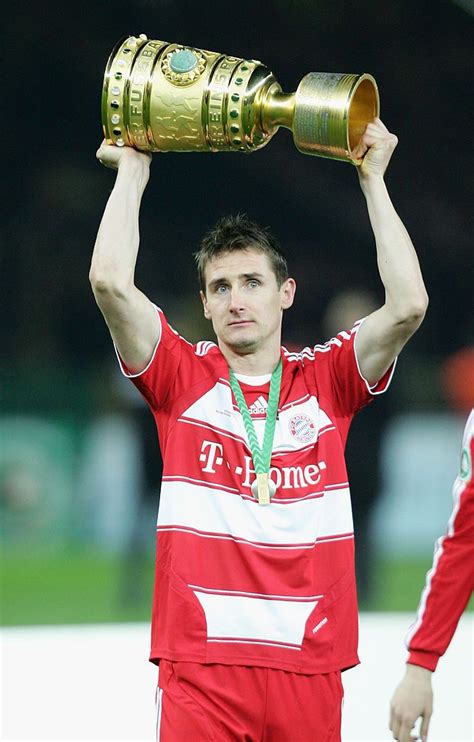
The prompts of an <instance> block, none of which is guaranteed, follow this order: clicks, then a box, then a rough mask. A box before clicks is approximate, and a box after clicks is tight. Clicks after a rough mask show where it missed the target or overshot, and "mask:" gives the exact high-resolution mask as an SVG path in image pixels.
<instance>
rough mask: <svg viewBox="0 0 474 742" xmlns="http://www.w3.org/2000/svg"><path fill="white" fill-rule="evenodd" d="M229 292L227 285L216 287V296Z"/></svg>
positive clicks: (222, 284)
mask: <svg viewBox="0 0 474 742" xmlns="http://www.w3.org/2000/svg"><path fill="white" fill-rule="evenodd" d="M226 291H227V286H226V285H225V283H220V284H219V285H218V286H216V294H225V292H226Z"/></svg>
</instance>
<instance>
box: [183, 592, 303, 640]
mask: <svg viewBox="0 0 474 742" xmlns="http://www.w3.org/2000/svg"><path fill="white" fill-rule="evenodd" d="M191 589H192V590H193V593H194V595H195V596H196V598H197V599H198V600H199V602H200V604H201V606H202V609H203V610H204V613H205V615H206V625H207V636H208V638H210V639H221V640H226V639H240V640H241V641H245V639H250V640H254V641H255V640H257V641H258V640H260V641H267V642H280V643H284V644H293V645H295V646H301V644H302V642H303V636H304V630H305V625H306V621H307V620H308V618H309V615H310V613H311V612H312V611H313V609H314V608H315V606H316V605H317V604H318V600H306V599H304V598H303V599H301V601H299V600H278V599H275V598H272V599H268V598H267V596H264V597H261V598H255V597H245V596H243V595H239V594H225V595H223V594H218V593H209V592H203V591H201V590H199V589H196V588H191Z"/></svg>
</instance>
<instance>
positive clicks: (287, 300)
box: [280, 278, 296, 309]
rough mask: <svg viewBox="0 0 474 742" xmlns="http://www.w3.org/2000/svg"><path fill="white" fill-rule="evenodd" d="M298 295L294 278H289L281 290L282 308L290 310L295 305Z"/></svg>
mask: <svg viewBox="0 0 474 742" xmlns="http://www.w3.org/2000/svg"><path fill="white" fill-rule="evenodd" d="M295 293H296V281H295V279H294V278H287V279H286V281H283V283H282V285H281V288H280V296H281V308H282V309H289V308H290V307H291V305H292V304H293V301H294V298H295Z"/></svg>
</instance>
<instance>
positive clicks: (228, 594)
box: [123, 312, 393, 674]
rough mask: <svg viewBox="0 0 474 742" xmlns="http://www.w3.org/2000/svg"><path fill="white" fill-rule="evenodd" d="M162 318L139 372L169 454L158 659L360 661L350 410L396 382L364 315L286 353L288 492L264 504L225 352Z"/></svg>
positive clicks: (277, 465)
mask: <svg viewBox="0 0 474 742" xmlns="http://www.w3.org/2000/svg"><path fill="white" fill-rule="evenodd" d="M160 319H161V325H162V335H161V340H160V342H159V344H158V347H157V349H156V352H155V354H154V356H153V358H152V360H151V361H150V363H149V365H148V366H147V368H146V369H145V370H144V371H143V372H142V373H140V374H138V375H135V376H133V377H132V378H133V381H134V383H135V384H136V386H137V387H138V389H139V390H140V391H141V392H142V394H143V395H144V397H145V398H146V399H147V401H148V403H149V405H150V407H151V410H152V411H153V414H154V416H155V419H156V423H157V428H158V434H159V440H160V446H161V452H162V456H163V481H162V487H161V496H160V506H159V514H158V525H157V556H156V581H155V594H154V602H153V619H152V646H151V657H150V659H151V660H152V661H154V662H158V661H159V660H160V658H164V659H167V660H171V661H188V662H199V663H224V664H236V665H251V666H263V667H273V668H277V669H282V670H289V671H293V672H299V673H305V674H312V673H326V672H330V671H333V670H339V669H341V668H347V667H350V666H352V665H355V664H357V662H358V657H357V634H358V622H357V598H356V588H355V576H354V537H353V526H352V513H351V503H350V494H349V485H348V482H347V473H346V467H345V462H344V446H345V442H346V438H347V433H348V429H349V425H350V422H351V418H352V416H353V415H354V413H355V412H356V411H357V410H358V409H360V408H361V407H362V406H363V405H365V404H367V402H368V401H369V400H370V399H371V397H372V396H373V395H374V394H379V393H381V392H382V391H384V390H385V388H386V387H387V386H388V383H389V381H390V377H391V374H392V371H393V368H392V369H390V370H389V371H388V372H387V373H386V374H385V376H384V378H383V379H382V380H381V381H380V382H379V383H378V384H377V385H376V386H375V387H374V388H373V389H370V388H369V386H368V384H367V382H366V381H365V380H364V379H363V378H362V376H361V374H360V372H359V370H358V365H357V360H356V356H355V352H354V339H355V336H356V333H357V326H358V325H359V324H360V323H358V324H357V325H356V326H355V327H354V329H353V330H352V332H341V333H340V334H339V335H338V336H337V337H335V338H333V339H332V340H330V341H329V342H328V343H327V344H325V345H316V346H315V347H314V348H311V349H310V348H305V349H304V350H303V351H301V352H300V353H290V352H288V351H287V350H286V349H284V348H282V351H281V352H282V361H283V371H282V382H281V392H280V401H279V410H278V418H277V422H276V428H275V436H274V442H273V453H272V459H271V472H270V473H271V478H272V479H273V481H274V482H275V484H276V486H277V489H276V494H275V496H274V497H273V499H272V502H271V504H270V505H267V506H262V505H259V504H258V502H256V500H255V499H254V497H253V496H252V493H251V489H250V487H251V484H252V481H253V479H254V478H255V472H254V470H253V464H252V456H251V452H250V448H249V444H248V440H247V435H246V431H245V427H244V423H243V420H242V417H241V414H240V412H239V410H238V407H237V404H236V400H235V398H234V396H233V393H232V390H231V387H230V382H229V369H228V366H227V362H226V360H225V358H224V356H223V355H222V353H221V351H220V350H219V348H218V347H217V345H215V344H214V343H212V342H199V343H197V344H196V345H191V344H190V343H188V342H187V341H186V340H184V339H183V338H181V337H180V336H179V335H178V334H177V333H176V332H175V331H174V330H173V329H172V328H170V326H169V325H168V323H167V322H166V319H165V318H164V316H163V315H162V313H161V312H160ZM123 370H124V373H127V372H126V369H123ZM128 375H130V374H128ZM253 381H256V382H257V383H256V384H255V383H254V384H247V383H244V382H242V381H241V386H242V390H243V392H244V395H245V398H246V401H247V405H248V407H249V409H250V411H251V415H252V417H253V419H254V422H255V427H256V432H257V435H258V436H259V437H260V440H261V439H262V437H263V427H264V424H265V413H266V406H267V400H268V393H269V386H270V385H269V381H268V379H266V378H264V379H260V380H259V379H254V380H253ZM369 476H370V473H369Z"/></svg>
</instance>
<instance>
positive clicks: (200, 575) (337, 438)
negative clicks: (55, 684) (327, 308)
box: [90, 119, 427, 742]
mask: <svg viewBox="0 0 474 742" xmlns="http://www.w3.org/2000/svg"><path fill="white" fill-rule="evenodd" d="M396 144H397V139H396V137H395V136H394V135H393V134H390V133H389V132H388V130H387V129H386V127H385V126H384V124H383V123H382V122H381V121H380V120H379V119H376V120H374V121H373V122H372V123H370V124H369V125H368V126H367V129H366V131H365V133H364V135H363V137H362V139H361V141H360V143H359V145H358V147H357V150H356V153H355V154H356V156H358V157H364V159H363V163H362V165H361V166H360V167H359V169H358V173H359V178H360V184H361V188H362V191H363V193H364V195H365V198H366V200H367V205H368V211H369V217H370V221H371V224H372V228H373V231H374V235H375V240H376V245H377V260H378V265H379V271H380V276H381V279H382V282H383V284H384V286H385V295H386V298H385V303H384V305H383V306H382V307H380V308H379V309H377V310H376V311H374V312H373V313H372V314H370V316H368V317H367V318H365V320H364V321H362V322H358V323H356V325H355V327H354V328H353V329H352V331H350V330H349V332H345V331H344V332H341V333H340V334H339V335H338V336H337V337H336V338H333V339H332V340H331V341H330V342H329V343H327V344H326V345H316V346H315V347H314V348H305V349H304V350H303V351H302V352H301V353H289V352H288V351H286V350H285V349H284V348H282V347H281V327H282V315H283V311H284V310H286V309H288V308H289V307H290V306H291V305H292V303H293V300H294V296H295V288H296V286H295V281H294V280H293V279H292V278H290V277H289V276H288V271H287V265H286V261H285V259H284V257H283V255H282V253H281V251H280V249H279V247H278V244H277V243H276V241H275V240H274V238H273V237H272V236H271V235H270V233H269V232H268V230H261V229H260V228H259V227H257V226H256V225H255V224H253V223H252V222H250V221H249V220H248V219H246V218H242V217H237V218H227V219H224V220H222V221H221V222H220V223H219V224H218V225H217V227H216V228H215V229H214V230H212V231H211V232H210V234H208V235H207V236H206V237H205V238H204V240H203V242H202V245H201V249H200V251H199V252H198V253H197V255H196V260H197V264H198V271H199V275H200V280H201V300H202V304H203V309H204V315H205V317H206V318H207V319H209V320H211V322H212V325H213V329H214V332H215V334H216V337H217V345H215V344H214V343H211V342H204V343H203V342H201V343H198V344H197V345H196V346H192V345H190V344H189V343H187V342H186V341H185V340H183V339H182V338H181V337H180V336H179V335H178V334H177V333H176V332H175V331H174V330H173V329H171V328H170V326H169V325H168V323H167V321H166V319H165V317H164V315H163V313H162V312H161V311H160V310H158V309H157V308H156V307H155V306H154V305H153V304H152V303H151V302H150V301H149V300H148V299H147V297H146V296H144V295H143V294H142V293H141V292H140V291H139V289H138V288H136V287H135V285H134V278H133V276H134V268H135V261H136V258H137V252H138V245H139V235H138V217H139V207H140V201H141V197H142V194H143V192H144V189H145V186H146V183H147V180H148V176H149V166H150V157H149V156H148V155H146V154H143V153H139V152H135V151H133V150H131V149H126V148H122V149H119V148H116V147H111V146H106V145H104V144H103V145H102V146H101V147H100V149H99V150H98V153H97V156H98V158H99V159H100V160H101V161H102V162H103V163H104V164H105V165H108V166H109V167H112V168H116V169H117V170H118V175H117V180H116V183H115V187H114V189H113V191H112V193H111V196H110V198H109V201H108V203H107V206H106V209H105V213H104V216H103V218H102V222H101V225H100V229H99V233H98V236H97V241H96V245H95V249H94V255H93V259H92V266H91V273H90V279H91V283H92V287H93V291H94V294H95V297H96V300H97V303H98V304H99V307H100V309H101V311H102V313H103V315H104V317H105V320H106V322H107V325H108V327H109V329H110V332H111V335H112V338H113V340H114V343H115V346H116V349H117V352H118V355H119V359H120V362H121V364H122V369H123V371H124V373H125V374H126V375H128V376H130V377H131V378H132V380H133V381H134V383H135V384H136V385H137V387H138V388H139V389H140V390H141V391H142V393H143V394H144V396H145V397H146V399H147V401H148V403H149V405H150V408H151V410H152V412H153V414H154V416H155V419H156V423H157V427H158V433H159V438H160V446H161V450H162V454H163V460H164V470H163V482H162V488H161V500H160V507H159V516H158V525H157V533H158V537H157V562H156V583H155V598H154V606H153V621H152V648H151V657H150V659H151V660H152V661H153V662H155V663H157V664H158V663H159V665H160V672H159V687H160V692H159V699H160V706H159V709H160V710H159V719H158V728H159V732H158V738H159V739H160V740H161V741H162V742H168V741H171V740H172V741H173V742H177V741H178V742H179V741H180V740H189V739H192V740H193V741H197V742H199V741H200V740H210V739H215V740H219V741H221V740H244V739H246V740H250V739H251V740H262V742H269V741H270V740H271V741H272V742H278V741H279V740H281V741H283V740H291V741H292V742H295V741H296V740H318V741H319V740H328V741H330V742H335V741H336V740H339V739H340V722H341V701H342V695H343V691H342V684H341V678H340V673H341V670H343V669H345V668H348V667H351V666H353V665H355V664H357V662H358V657H357V601H356V593H355V580H354V564H353V558H354V551H353V528H352V518H351V510H350V497H349V489H348V483H347V475H346V470H345V465H344V443H345V440H346V437H347V431H348V428H349V424H350V420H351V418H352V416H353V414H354V413H355V412H356V411H357V410H358V409H359V408H360V407H361V406H363V405H364V404H366V403H367V402H368V401H369V400H370V399H371V398H372V396H374V395H377V394H379V393H381V392H382V391H384V390H385V388H386V387H387V386H388V384H389V381H390V378H391V375H392V371H393V366H394V363H395V358H396V356H397V354H398V353H399V352H400V350H401V349H402V347H403V346H404V344H405V343H406V342H407V340H408V339H409V337H410V336H411V335H412V334H413V333H414V332H415V330H416V329H417V328H418V326H419V325H420V323H421V321H422V319H423V316H424V313H425V310H426V306H427V297H426V292H425V288H424V285H423V280H422V277H421V273H420V269H419V265H418V260H417V258H416V254H415V251H414V248H413V245H412V243H411V241H410V238H409V236H408V234H407V232H406V230H405V228H404V227H403V225H402V223H401V221H400V219H399V217H398V216H397V214H396V212H395V210H394V208H393V206H392V204H391V202H390V199H389V196H388V193H387V190H386V187H385V184H384V180H383V175H384V173H385V169H386V167H387V165H388V162H389V160H390V157H391V155H392V152H393V150H394V148H395V146H396Z"/></svg>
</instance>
